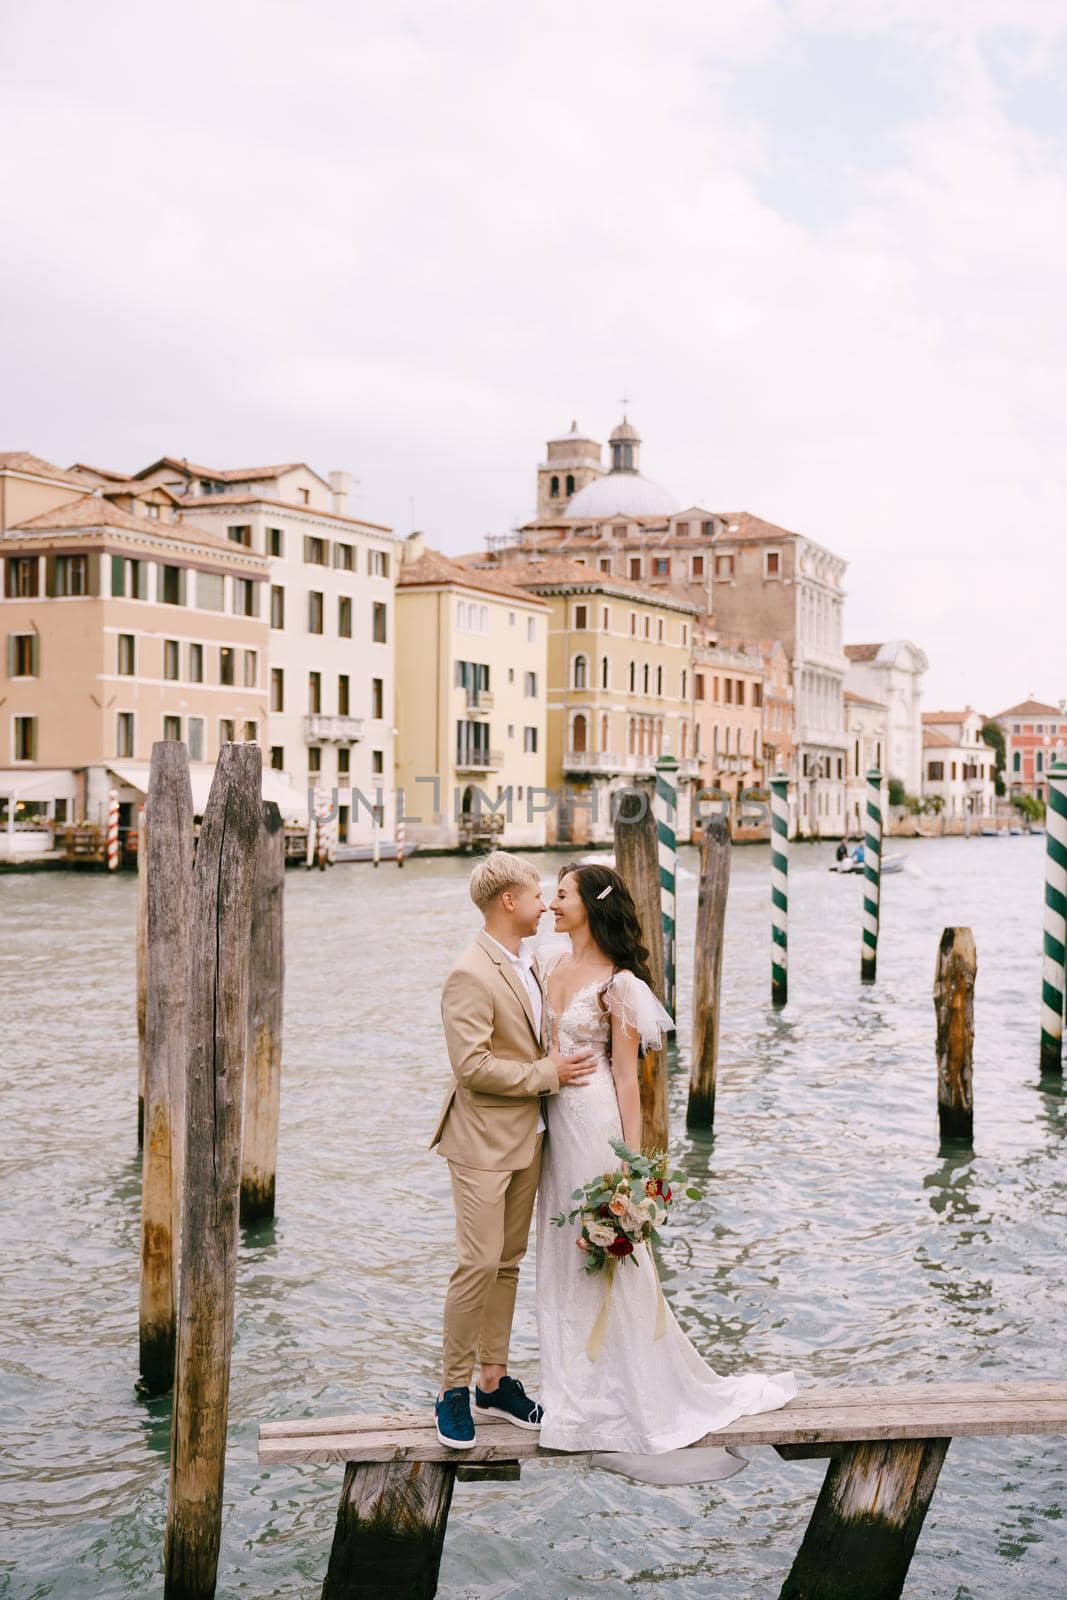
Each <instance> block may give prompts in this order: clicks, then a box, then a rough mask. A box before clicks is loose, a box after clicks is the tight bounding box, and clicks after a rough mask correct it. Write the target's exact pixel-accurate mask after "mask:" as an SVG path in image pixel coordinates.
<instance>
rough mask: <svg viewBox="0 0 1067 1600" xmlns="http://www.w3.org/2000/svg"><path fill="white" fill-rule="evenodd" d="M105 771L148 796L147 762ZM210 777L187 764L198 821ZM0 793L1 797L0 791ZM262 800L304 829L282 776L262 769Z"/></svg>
mask: <svg viewBox="0 0 1067 1600" xmlns="http://www.w3.org/2000/svg"><path fill="white" fill-rule="evenodd" d="M107 770H108V771H109V772H110V773H113V774H114V776H115V777H116V778H118V779H119V781H120V783H125V784H128V785H129V786H130V788H132V789H137V790H139V791H140V793H141V794H147V793H148V774H149V770H150V769H149V765H148V762H147V761H113V762H112V763H111V764H110V766H109V767H108V769H107ZM214 776H215V768H214V767H213V766H211V767H209V766H205V765H204V764H203V763H198V764H190V767H189V784H190V787H191V788H192V791H193V812H194V814H195V815H196V816H198V817H202V816H203V815H204V811H205V810H206V808H207V799H208V795H209V794H210V793H211V780H212V779H213V778H214ZM0 793H3V789H2V787H0ZM263 798H264V800H273V801H274V803H275V805H276V806H277V807H278V810H279V811H280V812H281V814H282V821H283V822H299V823H301V824H302V825H303V826H304V827H306V826H307V820H308V801H307V794H306V793H305V794H301V792H300V790H299V789H295V788H294V787H293V785H292V784H291V783H290V782H289V780H288V778H287V777H286V776H285V774H284V773H283V772H275V771H273V770H272V768H270V767H264V769H263Z"/></svg>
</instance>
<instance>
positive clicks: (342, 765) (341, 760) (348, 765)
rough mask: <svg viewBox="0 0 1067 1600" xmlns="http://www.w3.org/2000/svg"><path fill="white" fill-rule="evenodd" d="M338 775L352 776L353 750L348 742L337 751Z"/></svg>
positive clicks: (343, 776) (342, 776) (341, 776)
mask: <svg viewBox="0 0 1067 1600" xmlns="http://www.w3.org/2000/svg"><path fill="white" fill-rule="evenodd" d="M337 776H338V777H339V778H350V777H351V776H352V752H351V750H350V749H349V748H348V746H347V745H346V744H345V745H342V746H341V748H340V749H339V750H338V752H337Z"/></svg>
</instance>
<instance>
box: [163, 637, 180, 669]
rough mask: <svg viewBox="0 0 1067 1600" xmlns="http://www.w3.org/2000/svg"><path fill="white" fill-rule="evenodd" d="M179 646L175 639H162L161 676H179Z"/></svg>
mask: <svg viewBox="0 0 1067 1600" xmlns="http://www.w3.org/2000/svg"><path fill="white" fill-rule="evenodd" d="M180 655H181V647H180V645H179V644H178V641H177V639H164V641H163V676H164V677H165V678H171V679H177V678H180V677H181V663H180V659H179V658H180Z"/></svg>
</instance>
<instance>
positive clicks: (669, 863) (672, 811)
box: [654, 756, 678, 1017]
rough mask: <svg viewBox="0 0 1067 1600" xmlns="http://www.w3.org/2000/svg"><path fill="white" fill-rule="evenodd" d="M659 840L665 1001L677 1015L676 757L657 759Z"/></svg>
mask: <svg viewBox="0 0 1067 1600" xmlns="http://www.w3.org/2000/svg"><path fill="white" fill-rule="evenodd" d="M654 812H655V818H656V842H657V844H658V846H659V884H660V899H661V904H662V907H663V1004H664V1005H665V1006H666V1007H667V1010H668V1011H669V1012H670V1014H671V1016H672V1017H673V1016H674V1004H675V998H676V996H675V977H674V974H675V966H676V962H675V949H674V921H675V890H674V880H675V876H676V874H677V870H678V840H677V834H676V828H677V816H678V763H677V761H676V760H675V759H674V757H673V756H660V758H659V760H658V761H657V762H656V798H655V802H654Z"/></svg>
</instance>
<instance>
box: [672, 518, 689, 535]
mask: <svg viewBox="0 0 1067 1600" xmlns="http://www.w3.org/2000/svg"><path fill="white" fill-rule="evenodd" d="M674 531H675V533H676V534H677V535H678V537H679V539H688V537H689V524H688V522H679V523H676V524H675V529H674Z"/></svg>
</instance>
